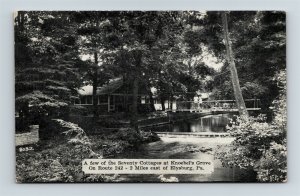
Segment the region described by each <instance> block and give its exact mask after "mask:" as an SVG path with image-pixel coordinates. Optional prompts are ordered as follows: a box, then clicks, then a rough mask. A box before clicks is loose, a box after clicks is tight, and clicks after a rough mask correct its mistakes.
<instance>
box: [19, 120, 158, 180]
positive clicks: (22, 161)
mask: <svg viewBox="0 0 300 196" xmlns="http://www.w3.org/2000/svg"><path fill="white" fill-rule="evenodd" d="M60 123H62V129H61V130H58V131H57V132H60V135H57V137H55V138H51V139H48V140H41V141H40V142H39V143H38V144H37V145H34V146H32V147H31V148H30V149H31V150H30V151H19V150H18V149H17V150H16V179H17V182H18V183H26V182H40V183H45V182H52V183H53V182H114V181H118V178H117V176H111V175H85V174H83V172H82V170H81V162H82V160H83V159H87V158H112V157H119V156H120V154H123V153H125V152H127V151H136V149H137V148H138V147H139V146H141V145H143V144H145V143H149V142H153V141H157V140H159V138H158V137H157V135H156V134H154V133H150V132H148V133H145V132H140V133H137V132H136V131H134V130H132V129H128V128H127V129H120V130H116V131H113V132H109V133H104V132H102V133H103V134H99V135H96V136H93V137H88V136H87V135H86V133H85V132H84V131H83V129H81V128H80V127H78V126H77V125H75V124H73V123H67V122H64V121H61V122H60ZM58 129H59V128H58Z"/></svg>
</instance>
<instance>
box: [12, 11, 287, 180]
mask: <svg viewBox="0 0 300 196" xmlns="http://www.w3.org/2000/svg"><path fill="white" fill-rule="evenodd" d="M14 33H15V34H14V37H15V146H16V149H15V155H16V173H15V175H16V176H15V177H16V182H17V183H116V182H117V183H124V182H125V183H128V182H134V183H136V182H141V183H143V182H144V183H148V182H155V183H170V182H171V183H175V182H176V183H184V182H257V183H263V182H274V183H275V182H286V181H287V140H286V136H287V103H286V100H287V98H286V90H287V85H286V81H287V76H286V13H285V12H283V11H17V12H15V13H14ZM101 160H103V161H101ZM114 160H116V161H115V162H114ZM123 160H124V161H123ZM193 160H195V161H193ZM160 164H161V167H160ZM96 166H97V167H96ZM87 171H88V172H87Z"/></svg>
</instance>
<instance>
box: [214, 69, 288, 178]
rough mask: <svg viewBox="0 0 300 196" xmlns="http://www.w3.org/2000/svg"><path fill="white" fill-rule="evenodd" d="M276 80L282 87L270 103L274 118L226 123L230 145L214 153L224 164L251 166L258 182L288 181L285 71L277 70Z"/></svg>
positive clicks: (258, 118)
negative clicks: (272, 106)
mask: <svg viewBox="0 0 300 196" xmlns="http://www.w3.org/2000/svg"><path fill="white" fill-rule="evenodd" d="M276 79H277V81H278V87H279V88H280V89H281V90H280V96H279V97H278V99H277V100H276V101H274V102H273V104H274V110H275V116H274V119H273V121H272V122H271V123H267V122H266V121H265V120H266V118H265V117H264V116H262V115H260V116H258V117H257V118H250V119H249V120H248V121H243V120H241V119H240V118H237V119H236V120H235V121H234V122H232V125H231V126H228V132H229V133H230V134H231V135H232V136H233V137H235V138H236V139H235V141H234V142H232V144H231V145H230V146H225V147H224V146H223V147H221V148H220V149H219V152H218V153H217V157H218V158H220V159H221V161H222V162H223V164H224V165H225V166H237V167H240V168H243V169H252V170H254V171H256V172H257V180H259V181H261V182H286V181H287V140H286V134H287V107H286V72H285V71H281V72H280V73H278V74H277V76H276Z"/></svg>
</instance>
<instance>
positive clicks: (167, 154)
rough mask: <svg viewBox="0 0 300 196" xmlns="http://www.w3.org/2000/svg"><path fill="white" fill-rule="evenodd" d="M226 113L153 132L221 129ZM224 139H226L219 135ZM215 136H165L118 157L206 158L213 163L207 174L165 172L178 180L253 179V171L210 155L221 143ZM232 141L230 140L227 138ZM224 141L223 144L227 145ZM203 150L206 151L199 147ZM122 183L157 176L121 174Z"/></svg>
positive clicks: (172, 125)
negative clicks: (212, 168) (230, 164)
mask: <svg viewBox="0 0 300 196" xmlns="http://www.w3.org/2000/svg"><path fill="white" fill-rule="evenodd" d="M229 118H230V116H229V115H226V114H222V115H210V116H205V117H201V118H198V119H194V120H185V121H180V122H175V123H173V124H170V125H167V126H161V127H158V130H157V131H165V132H224V131H225V130H226V129H225V127H226V125H227V123H228V122H229ZM221 140H222V141H223V140H224V141H225V144H226V138H222V139H221ZM224 141H223V143H222V142H220V140H218V139H217V138H197V139H195V138H184V139H183V138H178V139H176V138H174V137H173V138H171V139H170V138H167V137H161V140H160V141H158V142H153V143H150V144H146V145H143V146H141V147H140V149H139V150H138V151H134V152H128V153H125V154H123V155H122V157H121V158H141V159H206V160H207V159H208V160H211V161H212V162H213V164H214V171H213V173H211V174H205V175H204V174H193V175H187V174H184V175H183V174H181V175H179V174H176V175H175V174H172V175H165V176H166V177H167V178H168V177H170V176H173V177H176V178H177V179H178V180H179V182H255V181H256V179H255V177H256V174H255V172H254V171H246V170H241V169H239V168H227V167H223V166H222V163H221V161H220V160H218V159H216V158H215V156H214V153H215V150H216V149H217V148H218V146H220V145H224ZM231 141H232V140H231ZM229 143H230V141H229V142H227V144H229ZM199 149H206V150H204V151H203V150H199ZM121 177H122V178H123V180H124V181H126V182H160V178H159V175H122V176H121Z"/></svg>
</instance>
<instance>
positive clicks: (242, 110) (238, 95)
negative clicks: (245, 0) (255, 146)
mask: <svg viewBox="0 0 300 196" xmlns="http://www.w3.org/2000/svg"><path fill="white" fill-rule="evenodd" d="M222 22H223V30H224V40H225V46H226V54H227V55H226V56H227V61H228V64H229V68H230V73H231V81H232V86H233V91H234V97H235V101H236V104H237V107H238V110H239V114H240V116H241V118H242V119H243V120H247V119H248V117H249V115H248V111H247V108H246V105H245V102H244V99H243V95H242V91H241V87H240V83H239V78H238V74H237V70H236V66H235V62H234V57H233V52H232V47H231V42H230V38H229V33H228V22H227V15H226V12H223V13H222Z"/></svg>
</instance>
